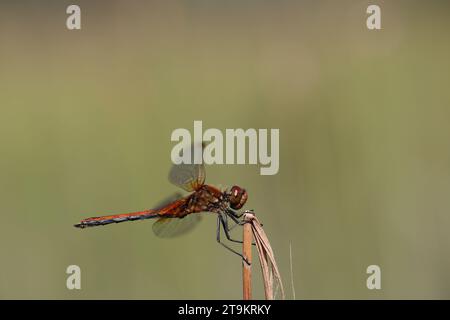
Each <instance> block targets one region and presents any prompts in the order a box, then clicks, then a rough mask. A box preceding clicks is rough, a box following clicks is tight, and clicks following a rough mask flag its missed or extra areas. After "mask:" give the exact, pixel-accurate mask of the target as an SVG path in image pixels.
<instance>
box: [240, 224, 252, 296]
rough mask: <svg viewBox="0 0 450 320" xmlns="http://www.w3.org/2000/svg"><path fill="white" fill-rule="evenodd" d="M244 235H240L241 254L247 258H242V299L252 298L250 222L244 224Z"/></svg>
mask: <svg viewBox="0 0 450 320" xmlns="http://www.w3.org/2000/svg"><path fill="white" fill-rule="evenodd" d="M243 229H244V231H243V232H244V235H243V237H242V255H243V256H244V258H245V259H246V260H247V262H248V263H247V262H245V261H244V260H242V288H243V299H244V300H251V299H252V265H251V263H252V226H251V224H250V223H245V224H244V228H243Z"/></svg>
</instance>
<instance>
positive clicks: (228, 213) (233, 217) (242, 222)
mask: <svg viewBox="0 0 450 320" xmlns="http://www.w3.org/2000/svg"><path fill="white" fill-rule="evenodd" d="M230 211H231V212H233V211H232V210H229V211H227V214H226V215H225V222H226V225H227V227H226V228H225V226H224V229H228V231H231V230H232V229H233V228H234V227H236V226H243V225H244V224H246V223H247V222H245V221H243V220H238V219H237V218H236V217H235V216H233V215H231V214H230ZM241 216H242V214H241ZM228 217H230V218H231V220H233V221H234V222H235V225H233V226H232V227H231V228H230V227H228ZM228 234H229V233H228ZM228 240H230V241H234V242H239V243H242V241H239V240H232V239H230V238H228ZM252 245H254V246H256V243H255V242H252Z"/></svg>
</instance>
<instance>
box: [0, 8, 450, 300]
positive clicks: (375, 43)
mask: <svg viewBox="0 0 450 320" xmlns="http://www.w3.org/2000/svg"><path fill="white" fill-rule="evenodd" d="M74 3H76V4H78V5H80V7H81V10H82V12H81V14H82V29H81V30H79V31H69V30H67V29H66V26H65V21H66V17H67V14H66V13H65V11H66V7H67V6H68V5H69V4H72V2H69V1H2V3H1V5H0V112H1V113H0V217H1V223H0V254H1V257H0V298H29V299H49V298H57V299H94V298H96V299H103V298H113V299H119V298H120V299H175V298H189V299H202V298H203V299H228V298H234V299H239V298H241V290H242V288H241V262H240V260H239V259H238V258H237V257H236V256H233V255H232V254H230V253H229V252H227V251H226V250H224V249H223V248H221V247H220V246H219V245H218V244H217V243H216V241H215V217H214V216H212V215H211V216H208V217H206V219H204V221H203V223H202V224H201V225H200V226H199V227H198V228H197V229H196V230H195V231H193V232H192V233H190V234H188V235H186V236H184V237H182V238H175V239H170V240H164V239H159V238H157V237H155V236H154V235H153V233H152V230H151V224H152V222H151V221H145V222H134V223H124V224H120V225H112V226H107V227H103V228H98V229H97V228H94V229H89V230H79V229H75V228H73V226H72V225H73V224H74V223H76V222H78V221H79V220H80V219H81V218H85V217H90V216H93V215H99V214H108V213H121V212H127V211H132V210H140V209H146V208H151V207H152V206H154V205H155V204H156V203H158V202H159V201H160V200H161V199H162V198H165V197H167V196H168V195H170V194H171V193H172V192H174V191H177V189H176V187H174V186H172V185H171V184H170V183H169V182H168V181H167V172H168V170H169V168H170V165H171V161H170V150H171V148H172V147H173V145H174V144H173V143H172V142H171V141H170V135H171V132H172V131H173V130H174V129H176V128H187V129H190V130H192V126H193V121H194V120H202V121H203V125H204V127H205V128H218V129H221V130H225V129H226V128H256V129H258V128H279V129H280V171H279V173H278V174H277V175H275V176H261V175H259V169H258V167H257V166H252V165H241V166H237V165H234V166H218V165H216V166H209V167H208V168H207V181H208V182H209V183H211V184H215V185H222V186H230V185H233V184H238V185H241V186H243V187H245V188H246V189H247V190H248V192H249V201H248V203H247V205H246V208H248V209H254V210H255V211H256V213H257V215H258V216H259V218H260V219H261V221H262V222H263V223H264V228H265V230H266V232H267V234H268V235H269V237H270V240H271V242H272V246H273V248H274V251H275V254H276V257H277V260H278V263H279V267H280V271H281V273H282V276H283V279H284V284H285V287H286V291H287V297H288V298H289V299H290V298H292V297H293V295H292V285H291V274H290V257H289V246H290V245H292V267H293V283H294V287H295V291H296V298H297V299H313V298H326V299H331V298H337V299H341V298H361V299H372V298H375V299H379V298H387V299H392V298H450V276H449V272H448V271H449V269H450V256H449V252H450V235H449V227H450V215H449V210H450V197H449V194H450V192H449V191H450V165H449V163H450V148H449V138H450V127H449V125H448V123H449V119H450V118H449V117H450V107H449V103H450V90H449V84H450V72H449V71H450V70H449V69H450V68H449V67H450V62H449V56H450V42H449V41H448V39H449V38H448V34H449V28H450V19H449V14H450V13H449V7H448V5H447V4H446V3H445V2H444V1H442V2H441V1H427V2H425V1H417V2H415V1H219V0H216V1H206V0H204V1H199V0H194V1H175V2H174V1H158V2H150V1H107V2H106V1H75V2H74ZM372 3H374V4H378V5H380V6H381V10H382V12H381V14H382V16H381V17H382V30H380V31H369V30H368V29H367V28H366V21H365V20H366V17H367V14H366V8H367V6H368V5H369V4H372ZM236 236H239V232H238V233H237V234H236ZM238 248H239V247H238ZM255 254H256V253H255ZM71 264H76V265H79V266H80V267H81V272H82V281H81V285H82V289H81V290H73V291H70V290H68V289H67V288H66V278H67V274H66V273H65V271H66V268H67V266H68V265H71ZM371 264H376V265H379V266H380V267H381V270H382V289H381V290H378V291H377V290H372V291H371V290H368V289H367V288H366V278H367V274H366V268H367V266H369V265H371ZM258 272H259V265H258V264H255V267H254V273H255V279H254V296H255V297H256V298H263V290H262V285H261V281H260V277H259V276H257V273H258Z"/></svg>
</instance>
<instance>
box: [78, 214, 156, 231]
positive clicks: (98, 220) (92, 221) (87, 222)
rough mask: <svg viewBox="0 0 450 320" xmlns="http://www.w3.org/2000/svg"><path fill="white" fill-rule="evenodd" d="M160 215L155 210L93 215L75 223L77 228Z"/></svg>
mask: <svg viewBox="0 0 450 320" xmlns="http://www.w3.org/2000/svg"><path fill="white" fill-rule="evenodd" d="M159 216H160V215H159V214H158V213H157V211H155V210H146V211H139V212H132V213H124V214H116V215H110V216H102V217H93V218H87V219H84V220H81V222H80V223H77V224H75V225H74V226H75V227H77V228H86V227H96V226H104V225H107V224H111V223H120V222H125V221H135V220H143V219H152V218H157V217H159Z"/></svg>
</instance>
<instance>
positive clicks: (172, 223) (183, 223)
mask: <svg viewBox="0 0 450 320" xmlns="http://www.w3.org/2000/svg"><path fill="white" fill-rule="evenodd" d="M201 220H202V216H201V214H199V213H191V214H189V215H187V216H185V217H184V218H159V219H158V220H156V222H155V223H154V224H153V232H154V233H155V234H156V235H157V236H158V237H160V238H172V237H177V236H180V235H183V234H186V233H188V232H189V231H191V230H192V229H194V228H195V226H196V225H197V224H198V223H199V222H200V221H201Z"/></svg>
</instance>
